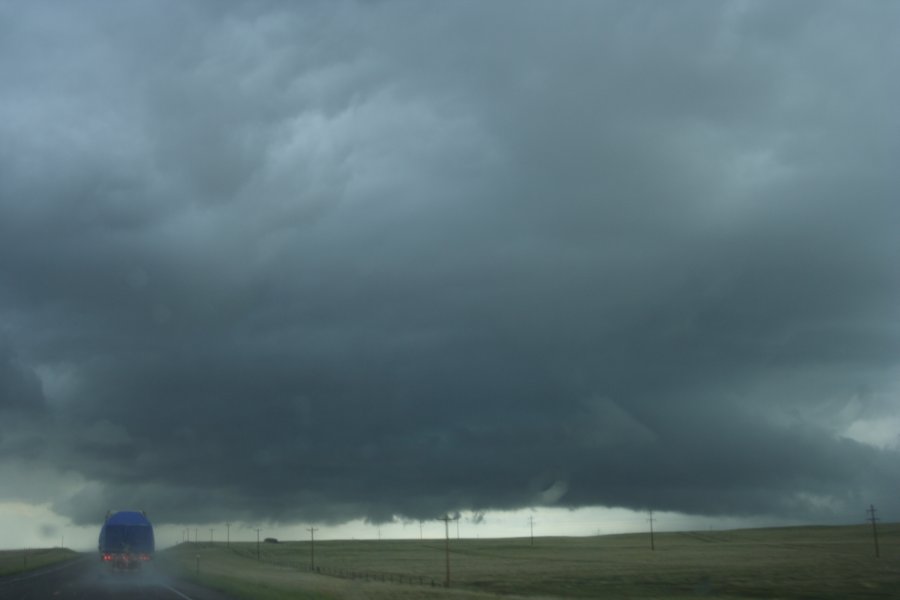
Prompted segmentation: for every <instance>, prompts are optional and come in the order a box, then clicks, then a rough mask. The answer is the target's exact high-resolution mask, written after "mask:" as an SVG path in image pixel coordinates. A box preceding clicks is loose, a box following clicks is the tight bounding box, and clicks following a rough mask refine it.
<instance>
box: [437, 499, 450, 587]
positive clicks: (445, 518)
mask: <svg viewBox="0 0 900 600" xmlns="http://www.w3.org/2000/svg"><path fill="white" fill-rule="evenodd" d="M452 520H453V517H451V516H450V515H444V516H443V517H438V521H443V522H444V548H445V550H446V555H447V577H446V579H445V580H444V587H450V521H452Z"/></svg>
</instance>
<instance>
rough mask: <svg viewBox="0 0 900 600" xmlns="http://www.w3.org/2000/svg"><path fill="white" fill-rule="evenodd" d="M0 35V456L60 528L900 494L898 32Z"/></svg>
mask: <svg viewBox="0 0 900 600" xmlns="http://www.w3.org/2000/svg"><path fill="white" fill-rule="evenodd" d="M0 6H2V8H0V16H2V18H0V23H3V25H2V26H0V27H2V32H0V40H2V41H0V75H2V79H3V82H4V85H3V92H2V95H0V99H2V104H0V111H2V118H0V317H2V331H0V334H2V336H3V337H2V339H3V340H5V341H4V342H3V346H2V351H0V390H2V392H3V396H2V397H0V411H4V414H6V413H9V414H13V413H14V414H15V415H16V416H15V419H16V423H18V425H17V426H16V427H15V428H13V427H11V426H9V425H8V424H9V423H11V422H12V421H9V420H6V419H4V424H3V427H2V428H0V433H2V435H3V436H4V437H3V438H0V444H2V446H0V447H2V448H3V449H4V457H5V458H6V459H7V460H8V461H11V462H12V463H16V461H31V462H30V463H29V464H39V465H41V466H42V468H47V466H48V465H52V467H53V468H55V469H57V470H58V471H59V472H64V473H69V474H73V473H74V474H77V476H78V477H80V478H82V480H83V482H82V485H80V486H79V485H74V484H72V485H69V486H68V488H67V491H66V492H65V493H63V492H60V494H59V495H58V496H57V497H56V498H54V506H55V508H56V509H57V510H59V511H60V512H62V513H63V514H66V515H69V516H71V517H73V518H74V519H76V520H78V521H83V522H90V521H96V520H97V519H98V516H97V515H101V514H103V513H104V512H105V510H106V509H107V508H109V507H144V508H147V509H148V510H151V511H152V512H153V514H154V515H157V520H158V521H160V522H162V521H169V522H178V521H181V522H186V521H203V520H210V521H211V520H218V519H224V518H238V519H240V518H245V519H256V518H271V519H280V520H292V519H309V520H312V519H321V520H332V521H340V520H344V519H349V518H354V517H360V516H362V517H367V518H370V519H373V520H382V519H390V518H391V517H392V516H394V515H398V516H402V517H407V518H425V517H430V516H433V515H435V514H439V513H442V512H445V511H454V510H466V509H468V510H477V511H483V510H488V509H492V508H514V507H523V506H536V505H559V506H572V507H574V506H590V505H607V506H626V507H632V508H643V507H651V506H652V507H654V508H657V509H668V510H681V511H685V512H688V513H696V514H767V515H803V516H805V517H810V516H811V517H812V518H827V517H829V516H835V515H837V516H846V515H856V513H857V512H858V511H859V507H860V506H864V505H865V503H868V502H870V501H876V502H883V503H885V504H888V503H889V502H890V501H893V502H896V501H895V500H891V499H892V498H896V494H895V493H894V492H895V491H896V490H895V489H894V487H895V486H893V485H892V484H890V485H889V484H885V483H883V482H884V481H885V480H886V479H885V477H884V476H885V474H886V473H889V472H890V469H891V468H892V467H891V465H893V464H895V462H896V460H897V459H898V458H900V457H898V456H897V450H896V441H897V440H896V433H897V432H895V437H894V439H893V440H888V441H889V442H890V443H888V444H887V447H876V446H875V445H872V444H868V443H863V442H864V441H866V440H865V439H860V438H861V436H860V434H859V432H860V431H862V432H863V433H865V431H866V424H867V423H869V424H870V423H874V422H877V421H878V420H879V419H891V418H895V417H897V416H898V412H900V410H898V406H897V402H896V393H897V386H896V373H897V370H896V368H895V365H896V362H897V359H898V355H900V337H898V331H900V330H898V319H897V316H898V315H897V299H898V291H900V290H898V285H900V284H898V282H900V279H898V277H897V275H898V273H897V267H896V265H897V264H898V261H897V259H898V258H900V252H898V251H900V244H898V241H897V239H898V238H897V236H896V234H895V232H896V225H897V223H898V217H900V208H898V205H897V203H896V201H895V195H896V190H897V189H898V181H897V175H896V169H895V168H894V166H895V163H896V158H897V156H898V155H900V152H898V150H900V148H898V145H900V142H898V140H900V136H898V135H897V133H898V128H900V120H898V116H897V115H898V113H897V111H896V108H895V107H896V106H897V105H898V103H897V100H898V96H900V94H898V81H900V78H898V77H896V75H897V73H896V67H895V66H894V63H895V61H892V60H890V57H891V56H892V55H894V54H895V53H896V50H897V43H896V41H895V36H894V35H893V30H894V28H893V27H892V25H891V23H895V22H896V19H897V17H898V16H900V14H898V13H897V11H896V9H894V8H893V7H889V6H887V5H886V4H875V3H868V4H866V5H865V6H864V7H856V6H854V7H853V9H852V10H851V9H850V7H849V6H848V5H845V4H840V3H836V4H832V3H803V2H793V3H789V4H785V3H774V2H773V3H763V2H760V3H749V4H748V3H739V2H734V3H703V2H700V3H690V2H688V3H678V4H677V5H676V4H673V3H663V2H637V3H636V2H623V3H615V2H586V3H578V2H567V3H564V4H561V5H559V6H556V5H552V4H551V3H521V2H516V3H502V2H495V3H489V4H487V5H484V4H483V3H470V4H468V3H455V4H447V5H444V4H441V5H438V4H434V5H423V4H420V3H405V2H383V3H351V2H344V3H308V4H304V5H303V6H296V5H294V4H291V3H248V4H244V3H192V4H188V5H185V4H183V3H170V4H165V5H163V6H165V10H160V8H159V7H160V5H159V4H152V5H151V4H140V3H115V4H114V5H112V6H111V5H109V4H106V3H91V2H82V3H69V4H66V5H65V6H60V5H51V4H43V3H29V4H28V5H27V6H26V5H24V4H12V3H7V4H3V5H0ZM853 426H856V429H853V430H852V431H854V432H855V434H854V435H853V436H850V435H849V434H848V432H849V431H851V427H853ZM13 429H15V431H13ZM862 437H863V438H864V437H865V436H862ZM35 440H41V443H38V444H36V443H35V442H34V441H35ZM879 441H880V442H882V443H883V442H884V440H883V439H882V440H879ZM16 464H18V463H16ZM28 489H32V490H38V489H41V488H40V486H31V487H29V488H28ZM37 494H38V492H33V493H31V496H30V499H33V500H39V499H40V500H44V499H42V498H38V497H36V496H37ZM28 495H29V494H28V493H26V492H19V496H28ZM151 507H152V509H151Z"/></svg>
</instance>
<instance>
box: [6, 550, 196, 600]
mask: <svg viewBox="0 0 900 600" xmlns="http://www.w3.org/2000/svg"><path fill="white" fill-rule="evenodd" d="M85 560H87V558H86V557H85V558H75V559H72V560H70V561H68V562H66V563H65V564H63V565H62V566H59V567H55V568H50V567H48V568H39V569H35V570H34V571H29V572H27V573H25V574H24V575H19V576H16V577H11V578H9V579H6V578H3V579H2V580H0V585H6V584H9V583H15V582H17V581H25V580H26V579H33V578H35V577H41V576H42V575H46V574H48V573H56V572H57V571H62V570H63V569H68V568H70V567H73V566H75V565H77V564H80V563H82V562H83V561H85ZM188 600H190V598H189V599H188Z"/></svg>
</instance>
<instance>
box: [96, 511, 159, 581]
mask: <svg viewBox="0 0 900 600" xmlns="http://www.w3.org/2000/svg"><path fill="white" fill-rule="evenodd" d="M98 546H99V549H100V559H101V560H102V561H103V562H105V563H107V564H109V565H110V568H112V569H113V570H135V569H140V568H141V565H142V564H143V563H145V562H147V561H149V560H152V559H153V551H154V541H153V525H151V524H150V521H149V520H148V519H147V514H146V513H145V512H144V511H134V510H123V511H119V512H108V513H106V519H105V520H104V522H103V527H101V528H100V541H99V544H98Z"/></svg>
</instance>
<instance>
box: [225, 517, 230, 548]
mask: <svg viewBox="0 0 900 600" xmlns="http://www.w3.org/2000/svg"><path fill="white" fill-rule="evenodd" d="M225 545H226V546H228V547H229V548H230V547H231V523H229V522H228V521H225Z"/></svg>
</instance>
